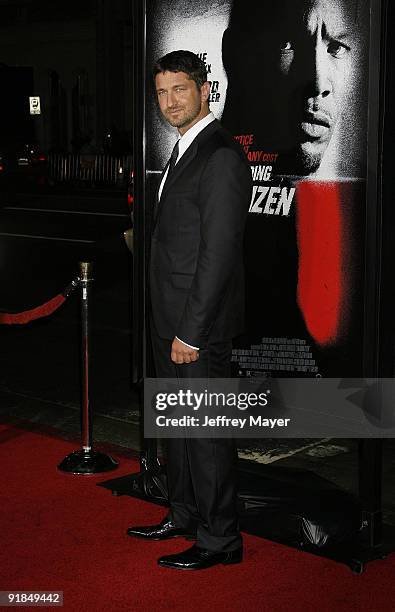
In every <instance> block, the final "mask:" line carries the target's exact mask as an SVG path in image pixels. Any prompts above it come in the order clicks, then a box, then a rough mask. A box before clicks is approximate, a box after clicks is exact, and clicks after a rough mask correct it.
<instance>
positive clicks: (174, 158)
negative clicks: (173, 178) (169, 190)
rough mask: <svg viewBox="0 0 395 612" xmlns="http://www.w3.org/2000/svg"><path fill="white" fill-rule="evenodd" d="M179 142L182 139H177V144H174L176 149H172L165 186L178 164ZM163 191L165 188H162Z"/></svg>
mask: <svg viewBox="0 0 395 612" xmlns="http://www.w3.org/2000/svg"><path fill="white" fill-rule="evenodd" d="M179 142H180V141H179V140H177V142H176V144H175V145H174V149H173V151H172V154H171V156H170V161H169V169H168V171H167V176H166V180H165V182H164V183H163V187H164V186H165V183H166V182H167V181H168V180H169V176H170V175H171V173H172V172H173V170H174V166H175V165H176V161H177V157H178V148H179ZM162 191H163V189H162Z"/></svg>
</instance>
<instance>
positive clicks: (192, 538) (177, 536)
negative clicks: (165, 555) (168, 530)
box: [126, 532, 196, 542]
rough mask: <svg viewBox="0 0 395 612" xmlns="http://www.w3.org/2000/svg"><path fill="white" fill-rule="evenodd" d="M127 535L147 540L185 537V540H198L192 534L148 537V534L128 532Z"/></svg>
mask: <svg viewBox="0 0 395 612" xmlns="http://www.w3.org/2000/svg"><path fill="white" fill-rule="evenodd" d="M126 535H127V536H129V538H137V539H139V540H145V541H146V542H161V541H162V542H164V541H165V540H174V539H175V538H185V540H191V541H195V540H196V536H191V535H188V536H187V535H172V536H166V537H165V538H147V537H146V536H143V535H138V534H137V533H128V532H126Z"/></svg>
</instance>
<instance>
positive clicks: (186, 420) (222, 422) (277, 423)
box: [156, 415, 291, 429]
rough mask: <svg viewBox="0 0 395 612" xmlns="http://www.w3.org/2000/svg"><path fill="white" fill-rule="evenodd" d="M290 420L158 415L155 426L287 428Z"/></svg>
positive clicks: (257, 417) (258, 417)
mask: <svg viewBox="0 0 395 612" xmlns="http://www.w3.org/2000/svg"><path fill="white" fill-rule="evenodd" d="M290 420H291V419H265V418H263V417H262V416H261V415H258V416H256V417H254V416H252V415H251V416H250V417H249V418H248V419H247V418H233V419H232V418H230V417H226V416H224V415H218V416H216V417H208V416H205V417H204V420H201V419H200V418H199V417H196V416H182V417H180V418H176V417H165V416H164V415H160V416H158V417H156V425H157V426H158V427H238V428H239V429H243V428H244V427H245V426H246V424H247V423H248V426H249V427H269V428H270V429H274V428H275V427H288V424H289V422H290Z"/></svg>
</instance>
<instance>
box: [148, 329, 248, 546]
mask: <svg viewBox="0 0 395 612" xmlns="http://www.w3.org/2000/svg"><path fill="white" fill-rule="evenodd" d="M151 340H152V348H153V354H154V362H155V369H156V375H157V377H158V378H182V379H187V378H228V377H229V376H230V359H231V351H232V343H231V341H226V342H221V343H214V344H210V343H209V344H208V346H207V348H204V349H201V350H200V351H199V359H198V360H197V361H195V362H193V363H188V364H182V365H176V364H175V363H173V362H172V361H171V358H170V352H171V344H172V342H171V341H170V340H166V339H164V338H160V337H159V336H158V334H157V332H156V329H155V327H154V325H153V323H152V322H151ZM166 442H167V479H168V490H169V500H170V516H171V518H172V520H173V521H174V523H175V524H176V525H177V526H179V527H184V528H186V529H192V530H193V529H195V528H196V529H197V542H196V543H197V545H198V546H200V547H202V548H206V549H208V550H213V551H218V552H219V551H231V550H235V549H236V548H239V547H240V546H241V545H242V539H241V535H240V531H239V527H238V518H237V493H236V469H237V451H236V445H235V443H234V440H233V439H227V438H206V439H197V438H185V439H168V440H167V441H166Z"/></svg>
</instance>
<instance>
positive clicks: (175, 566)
mask: <svg viewBox="0 0 395 612" xmlns="http://www.w3.org/2000/svg"><path fill="white" fill-rule="evenodd" d="M242 561H243V559H237V560H231V561H220V562H219V563H213V565H207V566H206V567H180V566H179V565H165V564H163V563H158V565H159V567H165V568H167V569H176V570H184V571H185V570H187V571H190V572H197V571H199V570H205V569H210V567H215V566H216V565H236V564H237V563H241V562H242Z"/></svg>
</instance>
